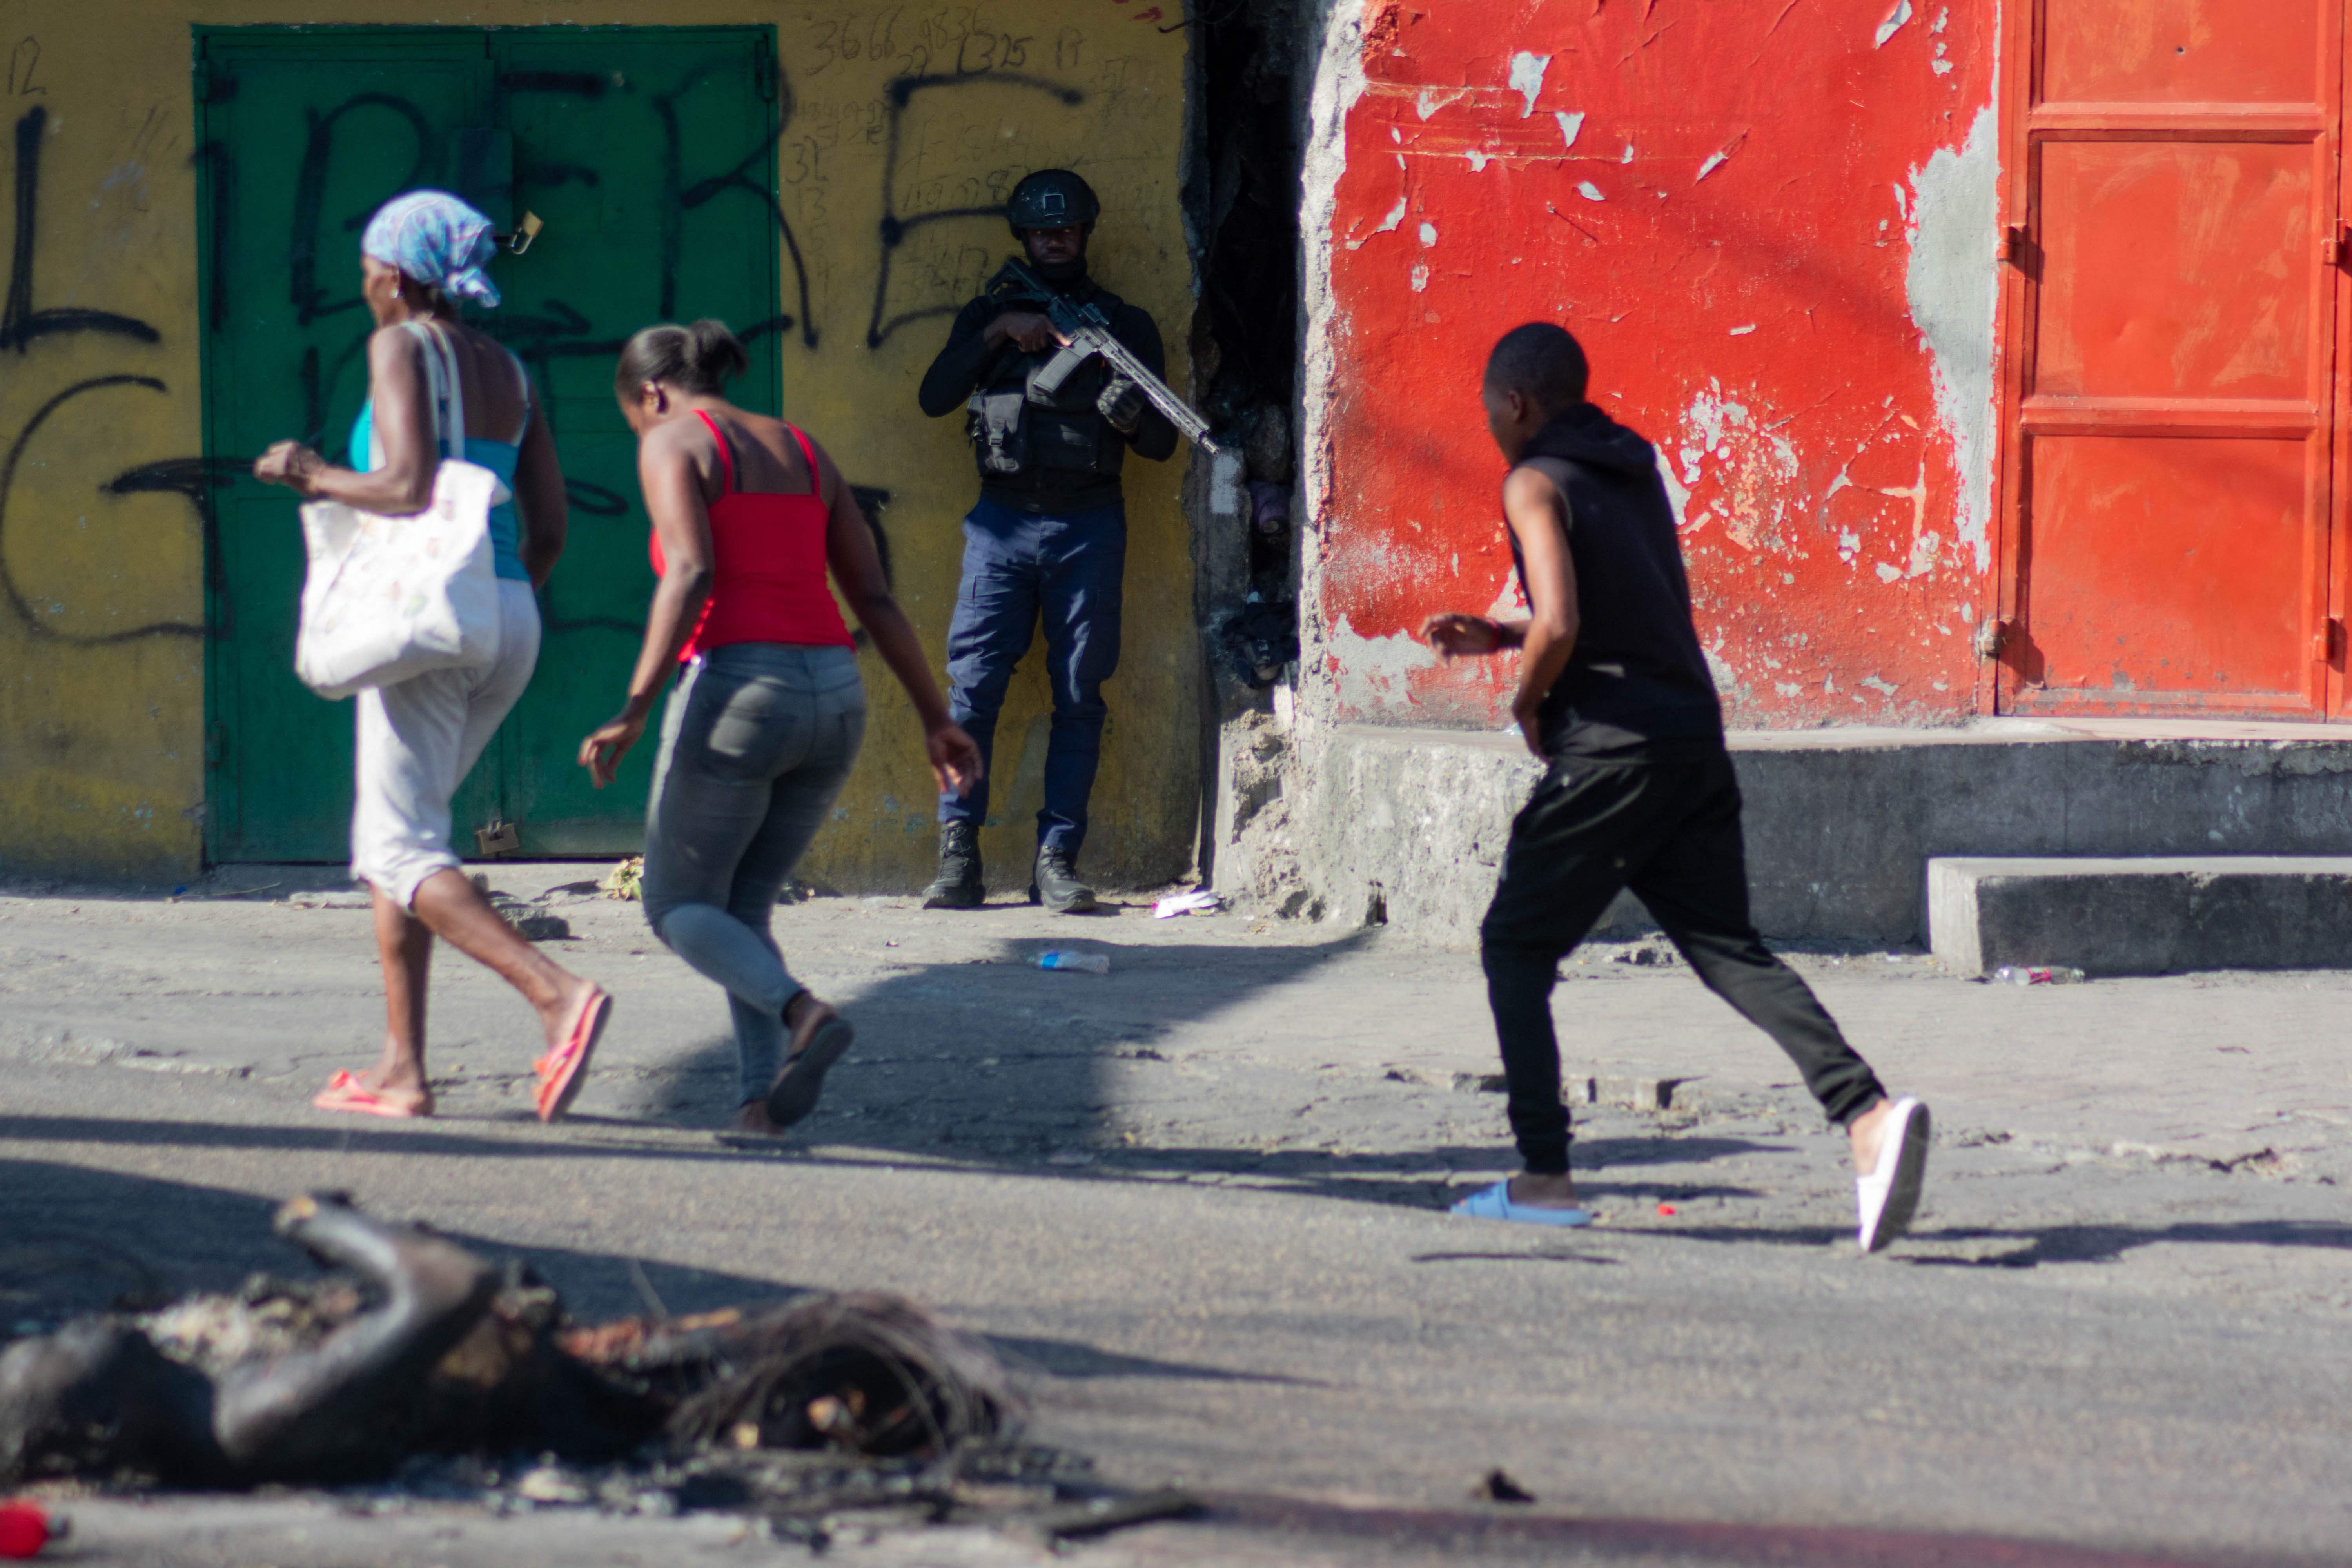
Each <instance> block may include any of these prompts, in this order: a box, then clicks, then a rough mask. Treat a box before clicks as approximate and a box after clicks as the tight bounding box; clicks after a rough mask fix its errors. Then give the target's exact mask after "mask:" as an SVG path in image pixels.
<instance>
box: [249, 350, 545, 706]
mask: <svg viewBox="0 0 2352 1568" xmlns="http://www.w3.org/2000/svg"><path fill="white" fill-rule="evenodd" d="M405 325H406V326H407V329H408V330H409V331H412V332H414V333H415V334H416V337H417V339H418V340H419V342H422V343H423V345H424V347H425V370H426V374H427V375H428V377H429V379H430V382H431V387H432V403H433V424H434V437H435V439H436V442H437V444H438V446H439V447H440V450H441V453H442V458H441V464H440V467H439V468H438V469H437V470H436V472H435V474H434V477H433V500H432V504H431V505H429V506H427V507H426V508H425V510H423V511H420V512H417V513H415V515H413V516H409V517H382V516H378V515H377V514H376V513H374V512H368V511H362V510H359V509H358V508H356V507H350V506H345V505H344V504H343V503H341V501H331V500H314V501H311V502H309V503H308V504H306V505H305V506H304V507H303V508H302V537H303V541H304V542H305V543H306V544H307V545H308V546H309V548H310V572H309V574H308V575H307V576H305V577H304V579H303V582H302V626H301V631H300V633H299V636H298V637H296V639H295V645H294V673H295V674H296V675H297V676H298V677H299V678H300V679H301V681H302V684H303V685H305V686H307V687H309V688H310V689H311V690H313V691H315V692H317V693H318V694H319V695H320V696H321V697H327V698H341V697H349V696H351V695H352V693H353V692H355V691H359V690H362V689H365V688H367V687H371V686H394V685H397V684H398V683H399V682H401V681H404V680H406V679H409V678H410V677H411V676H415V675H421V674H423V673H425V671H426V670H431V669H450V668H487V667H488V666H490V665H492V664H495V663H497V662H498V658H499V579H498V572H497V563H496V559H495V557H494V555H493V553H492V550H491V545H490V509H491V508H492V507H495V506H497V505H499V503H501V502H503V501H505V500H507V499H508V497H509V490H508V489H507V487H506V483H505V481H504V480H502V479H499V476H498V475H496V474H494V473H492V472H491V471H490V470H489V469H488V468H483V467H482V466H481V465H480V464H478V463H469V462H467V461H466V460H465V458H464V457H463V456H462V454H463V453H464V451H465V432H466V396H465V388H464V385H463V384H462V383H461V382H460V381H459V379H458V376H457V359H456V356H455V355H454V354H453V353H451V351H450V348H449V343H448V341H447V339H446V337H444V336H443V334H442V332H441V331H440V328H439V325H438V323H434V324H431V325H429V326H428V325H425V324H420V323H418V322H415V321H410V322H407V323H405Z"/></svg>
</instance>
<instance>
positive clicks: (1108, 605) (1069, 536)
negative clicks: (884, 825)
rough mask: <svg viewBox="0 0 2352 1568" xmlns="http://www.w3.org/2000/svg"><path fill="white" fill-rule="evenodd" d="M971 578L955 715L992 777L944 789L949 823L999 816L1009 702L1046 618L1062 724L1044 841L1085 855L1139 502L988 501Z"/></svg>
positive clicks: (971, 536) (954, 653)
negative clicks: (1039, 505)
mask: <svg viewBox="0 0 2352 1568" xmlns="http://www.w3.org/2000/svg"><path fill="white" fill-rule="evenodd" d="M963 538H964V546H963V583H962V586H961V588H960V589H959V591H958V592H957V594H956V607H955V616H954V617H953V618H952V619H951V620H950V622H949V623H948V687H949V689H948V711H949V713H950V715H952V716H953V718H954V719H955V721H956V722H957V723H959V724H961V725H962V726H963V728H964V729H965V730H966V731H968V732H970V734H971V738H972V739H973V740H974V741H976V742H979V743H980V754H981V757H982V761H983V763H986V765H987V768H988V773H989V776H988V778H986V779H983V780H982V781H981V783H980V784H978V785H977V786H975V787H974V788H973V790H972V792H971V794H970V795H961V796H959V795H941V796H940V822H942V823H949V822H968V823H971V825H972V826H975V827H977V826H980V825H981V824H982V823H983V822H985V821H987V820H988V793H989V784H990V783H991V781H992V780H993V779H994V777H995V773H996V762H995V743H996V715H997V710H999V709H1001V708H1003V705H1004V692H1005V689H1006V688H1007V687H1009V686H1010V685H1011V684H1012V682H1013V667H1014V666H1016V665H1018V664H1019V663H1020V662H1021V657H1022V655H1024V653H1026V652H1028V651H1029V644H1030V642H1031V640H1032V639H1033V638H1034V637H1035V636H1036V632H1037V628H1038V626H1039V624H1040V623H1041V622H1042V623H1043V624H1044V626H1045V679H1046V681H1047V683H1048V684H1049V685H1050V686H1051V688H1052V689H1053V693H1054V722H1053V729H1052V731H1050V732H1049V735H1048V738H1047V741H1046V744H1045V807H1044V809H1043V810H1041V811H1039V812H1038V813H1037V844H1038V847H1039V848H1041V849H1043V848H1054V849H1059V850H1062V851H1064V852H1065V853H1066V854H1068V855H1071V856H1073V857H1075V856H1076V854H1077V852H1078V846H1079V845H1080V844H1082V843H1084V842H1085V840H1086V837H1087V795H1090V794H1092V793H1093V791H1094V787H1095V768H1096V765H1097V763H1098V762H1099V761H1100V759H1101V756H1102V732H1103V721H1104V719H1105V718H1106V717H1108V714H1109V711H1110V710H1109V709H1108V707H1107V706H1106V705H1105V704H1104V702H1103V700H1102V684H1103V682H1104V681H1106V680H1108V679H1110V677H1111V674H1112V672H1113V671H1115V670H1117V669H1118V616H1119V584H1120V579H1121V578H1122V576H1123V575H1124V574H1125V572H1126V569H1127V508H1126V506H1125V505H1124V504H1118V505H1112V506H1105V507H1095V508H1092V509H1089V510H1086V511H1078V512H1069V513H1066V514H1064V515H1061V516H1037V515H1034V514H1032V513H1029V512H1024V511H1015V510H1013V508H1011V507H1008V506H1005V505H1003V504H1002V503H1000V502H997V501H992V500H988V499H987V498H986V497H982V499H981V501H980V504H979V505H977V506H975V507H973V508H972V509H971V512H970V514H969V515H967V516H966V517H965V518H964V520H963Z"/></svg>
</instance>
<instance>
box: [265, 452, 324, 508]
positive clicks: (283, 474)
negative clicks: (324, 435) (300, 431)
mask: <svg viewBox="0 0 2352 1568" xmlns="http://www.w3.org/2000/svg"><path fill="white" fill-rule="evenodd" d="M326 466H327V460H326V459H325V458H321V457H320V456H319V454H318V453H316V452H313V451H312V450H310V447H305V446H304V445H302V443H301V442H299V441H278V442H274V443H272V444H271V446H270V447H269V449H268V451H266V452H264V453H262V454H261V456H260V457H258V458H255V459H254V462H253V477H254V478H255V479H259V480H260V481H261V482H262V483H263V484H265V485H284V486H285V487H286V488H287V489H289V490H292V491H293V492H294V493H295V494H297V495H305V496H307V495H309V494H310V481H311V480H313V479H317V478H318V477H319V470H320V469H321V468H325V467H326Z"/></svg>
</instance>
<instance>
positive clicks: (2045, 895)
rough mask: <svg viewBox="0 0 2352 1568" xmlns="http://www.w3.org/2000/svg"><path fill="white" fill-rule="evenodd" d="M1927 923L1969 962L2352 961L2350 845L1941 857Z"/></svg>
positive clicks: (2251, 965) (2149, 968)
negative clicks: (2263, 851) (2283, 851)
mask: <svg viewBox="0 0 2352 1568" xmlns="http://www.w3.org/2000/svg"><path fill="white" fill-rule="evenodd" d="M1927 931H1928V945H1929V947H1930V948H1932V949H1933V950H1934V952H1935V954H1936V957H1937V961H1938V962H1940V963H1943V964H1945V965H1946V966H1948V967H1949V968H1951V969H1953V970H1955V971H1957V972H1958V973H1962V974H1990V973H1992V972H1993V971H1994V970H1996V969H1999V968H2000V967H2001V966H2002V965H2003V964H2012V965H2019V966H2027V965H2032V966H2040V965H2051V966H2060V965H2063V966H2068V967H2072V968H2075V969H2080V970H2083V971H2084V972H2086V973H2092V974H2168V973H2179V972H2180V971H2183V970H2192V969H2343V968H2352V856H2342V855H2201V856H2146V857H2134V858H2091V857H2074V856H2067V857H2033V858H2000V857H1990V856H1986V857H1967V858H1961V857H1949V858H1935V859H1931V860H1929V861H1928V862H1927Z"/></svg>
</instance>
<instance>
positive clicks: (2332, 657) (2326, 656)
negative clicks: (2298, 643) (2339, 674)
mask: <svg viewBox="0 0 2352 1568" xmlns="http://www.w3.org/2000/svg"><path fill="white" fill-rule="evenodd" d="M2311 657H2312V658H2315V659H2317V660H2318V661H2319V662H2320V663H2322V664H2335V663H2336V662H2337V661H2339V660H2340V659H2342V658H2343V657H2344V622H2343V620H2342V619H2341V618H2340V617H2338V616H2328V617H2327V618H2326V620H2324V621H2322V622H2320V623H2319V629H2318V630H2317V631H2315V632H2314V633H2312V634H2311Z"/></svg>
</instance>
